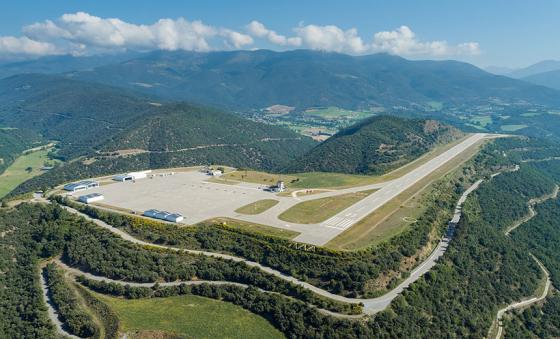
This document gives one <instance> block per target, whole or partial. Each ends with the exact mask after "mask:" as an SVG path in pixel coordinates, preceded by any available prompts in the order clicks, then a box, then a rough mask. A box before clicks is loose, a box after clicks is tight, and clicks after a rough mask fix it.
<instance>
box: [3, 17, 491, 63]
mask: <svg viewBox="0 0 560 339" xmlns="http://www.w3.org/2000/svg"><path fill="white" fill-rule="evenodd" d="M245 28H246V32H247V33H248V34H245V33H241V32H238V31H235V30H232V29H230V28H226V27H218V26H212V25H207V24H205V23H203V22H202V21H198V20H195V21H189V20H186V19H184V18H178V19H169V18H163V19H160V20H158V21H156V22H154V23H152V24H147V25H145V24H134V23H128V22H125V21H123V20H121V19H118V18H101V17H97V16H94V15H91V14H88V13H85V12H77V13H69V14H64V15H62V16H61V17H60V18H58V19H56V20H45V21H43V22H37V23H33V24H31V25H28V26H25V27H24V28H23V34H24V36H22V37H0V57H6V56H10V55H18V56H22V55H29V56H41V55H51V54H63V53H70V54H75V55H86V54H95V53H100V52H110V51H122V50H128V49H131V50H139V51H150V50H171V51H174V50H189V51H202V52H204V51H211V50H223V49H243V48H247V49H253V48H255V47H258V46H254V43H255V41H254V39H264V40H266V41H268V42H269V43H270V44H272V45H275V46H278V47H281V48H289V47H301V48H309V49H315V50H324V51H333V52H341V53H349V54H355V55H360V54H366V53H375V52H387V53H391V54H397V55H402V56H411V57H419V56H422V57H436V58H440V57H449V56H463V55H477V54H480V47H479V45H478V43H476V42H464V43H459V44H457V45H452V44H449V43H447V42H446V41H439V40H436V41H421V40H419V39H418V38H417V37H416V34H415V33H414V32H413V31H412V30H411V29H410V28H409V27H408V26H401V27H399V28H397V29H395V30H392V31H383V32H378V33H375V34H374V35H373V37H372V39H371V40H369V41H368V39H363V38H362V37H361V36H360V35H359V34H358V30H357V29H356V28H349V29H342V28H340V27H338V26H335V25H325V26H320V25H313V24H309V25H304V24H299V25H298V26H297V27H295V28H294V29H293V33H292V36H286V35H282V34H279V33H277V32H276V31H274V30H271V29H269V28H267V27H266V26H265V25H264V24H263V23H261V22H259V21H255V20H254V21H251V22H250V23H249V24H248V25H247V26H246V27H245Z"/></svg>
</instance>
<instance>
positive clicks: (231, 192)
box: [88, 171, 275, 224]
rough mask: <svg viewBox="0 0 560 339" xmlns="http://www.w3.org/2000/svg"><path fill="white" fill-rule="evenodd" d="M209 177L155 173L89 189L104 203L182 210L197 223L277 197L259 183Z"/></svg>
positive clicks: (138, 208) (138, 209) (140, 209)
mask: <svg viewBox="0 0 560 339" xmlns="http://www.w3.org/2000/svg"><path fill="white" fill-rule="evenodd" d="M209 178H210V176H208V175H206V174H204V173H201V172H198V171H191V172H177V173H175V174H173V175H169V176H161V177H160V176H154V177H153V178H146V179H141V180H136V181H135V182H132V181H127V182H114V183H111V184H108V185H102V186H100V187H97V188H94V189H91V190H88V193H101V194H103V195H104V196H105V200H104V201H103V204H106V205H111V206H116V207H119V208H121V209H123V208H124V209H129V210H131V211H136V212H144V211H145V210H148V209H158V210H165V211H169V212H177V213H181V214H182V215H183V216H184V218H185V219H184V220H183V222H184V223H187V224H194V223H198V222H200V221H203V220H207V219H210V218H213V217H217V216H227V215H233V214H235V212H234V211H235V210H236V209H238V208H239V207H242V206H244V205H247V204H249V203H252V202H255V201H258V200H261V199H270V198H274V197H275V195H274V194H273V193H270V192H266V191H263V190H262V189H260V186H259V185H256V184H250V183H238V184H236V185H229V184H220V183H214V182H208V181H207V180H208V179H209Z"/></svg>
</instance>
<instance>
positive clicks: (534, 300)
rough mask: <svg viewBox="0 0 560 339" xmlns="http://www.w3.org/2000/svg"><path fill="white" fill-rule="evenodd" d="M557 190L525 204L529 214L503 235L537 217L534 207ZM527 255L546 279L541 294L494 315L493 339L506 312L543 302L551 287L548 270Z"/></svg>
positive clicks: (553, 196)
mask: <svg viewBox="0 0 560 339" xmlns="http://www.w3.org/2000/svg"><path fill="white" fill-rule="evenodd" d="M517 169H519V167H517ZM558 189H559V187H558V185H555V186H554V190H553V191H552V193H549V194H545V195H543V196H541V197H538V198H532V199H530V200H529V201H528V202H527V206H528V207H529V213H528V214H527V215H526V216H524V217H522V218H521V219H519V220H518V221H516V222H514V223H513V224H512V225H511V226H509V227H508V228H507V229H506V230H505V231H504V234H505V235H506V236H508V237H509V235H510V234H511V232H512V231H513V230H515V229H516V228H518V227H519V226H521V225H522V224H524V223H526V222H528V221H529V220H531V219H533V218H534V217H535V216H536V215H537V212H536V211H535V205H536V204H540V203H543V202H545V201H547V200H549V199H556V197H557V196H558ZM529 255H530V256H531V258H533V260H535V262H536V263H537V264H538V265H539V267H540V269H541V270H542V272H543V274H544V275H545V277H546V282H545V286H544V289H543V292H542V293H541V294H540V295H539V296H537V297H532V298H529V299H526V300H521V301H518V302H515V303H511V304H509V305H507V306H506V307H504V308H502V309H500V310H498V312H497V314H496V319H495V320H494V322H493V324H492V326H491V327H490V332H492V330H493V329H494V328H496V326H497V328H498V330H497V332H496V336H495V339H500V338H501V337H502V336H503V333H504V326H503V324H502V319H503V317H504V315H505V314H506V312H508V311H511V310H515V309H520V308H524V307H527V306H530V305H532V304H535V303H537V302H539V301H541V300H544V299H545V298H546V296H547V295H548V292H549V290H550V286H551V281H550V274H549V273H548V270H547V269H546V267H545V266H544V265H543V264H542V263H541V262H540V261H539V260H538V259H537V258H536V257H535V256H534V255H533V254H532V253H529Z"/></svg>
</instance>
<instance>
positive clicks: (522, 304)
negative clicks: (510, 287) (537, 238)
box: [496, 254, 551, 339]
mask: <svg viewBox="0 0 560 339" xmlns="http://www.w3.org/2000/svg"><path fill="white" fill-rule="evenodd" d="M531 257H532V258H533V259H534V260H535V261H536V262H537V264H538V265H539V267H540V268H541V270H542V271H543V273H544V274H545V276H546V283H545V286H544V290H543V292H542V293H541V295H539V296H538V297H533V298H530V299H527V300H522V301H519V302H516V303H513V304H509V305H508V306H506V307H504V308H502V309H500V310H499V311H498V313H497V315H496V321H497V323H498V332H497V333H496V339H500V338H501V337H502V335H503V332H504V326H503V324H502V318H503V317H504V314H505V313H506V312H509V311H511V310H515V309H520V308H524V307H527V306H530V305H532V304H535V303H537V302H539V301H541V300H544V299H545V298H546V296H547V295H548V292H549V291H550V285H551V281H550V275H549V273H548V270H547V269H546V267H544V265H543V264H542V263H541V262H540V261H539V260H538V259H537V258H535V256H533V255H532V254H531Z"/></svg>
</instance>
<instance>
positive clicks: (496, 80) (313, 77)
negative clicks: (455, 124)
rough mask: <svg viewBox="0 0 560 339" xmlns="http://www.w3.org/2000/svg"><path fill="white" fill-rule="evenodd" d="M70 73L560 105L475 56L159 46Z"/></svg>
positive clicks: (183, 96) (249, 100) (382, 98)
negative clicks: (471, 60)
mask: <svg viewBox="0 0 560 339" xmlns="http://www.w3.org/2000/svg"><path fill="white" fill-rule="evenodd" d="M67 76H68V77H73V78H76V79H82V80H88V81H93V82H98V83H105V84H109V85H113V86H119V87H127V88H134V89H136V90H139V91H143V92H145V93H150V94H156V95H158V96H162V97H166V98H170V99H174V100H188V101H192V102H199V103H203V104H210V105H214V106H221V107H226V108H229V109H234V110H241V111H243V110H250V109H262V108H265V107H268V106H272V105H275V104H282V105H287V106H293V107H296V109H299V110H304V109H307V108H309V107H317V106H321V107H328V106H336V107H342V108H346V109H369V108H372V107H380V106H382V107H385V108H391V107H394V106H406V107H416V108H418V107H420V108H421V107H430V105H431V104H432V103H433V102H437V103H441V104H443V105H447V106H461V105H478V104H487V103H489V102H491V101H496V100H499V101H501V102H504V103H516V102H520V101H523V102H530V103H536V104H542V105H555V106H559V105H560V93H559V92H557V91H555V90H551V89H548V88H543V87H539V86H535V85H533V84H529V83H526V82H523V81H518V80H514V79H511V78H507V77H503V76H497V75H493V74H490V73H487V72H485V71H483V70H481V69H479V68H477V67H475V66H473V65H470V64H467V63H462V62H457V61H411V60H406V59H403V58H401V57H398V56H393V55H387V54H373V55H365V56H349V55H345V54H338V53H328V52H319V51H309V50H295V51H286V52H273V51H268V50H257V51H227V52H210V53H197V52H185V51H178V52H165V51H158V52H153V53H149V54H146V55H143V56H141V57H138V58H134V59H131V60H128V61H125V62H121V63H117V64H113V65H106V66H101V67H97V68H95V69H93V70H88V71H80V72H72V73H70V74H68V75H67Z"/></svg>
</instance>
